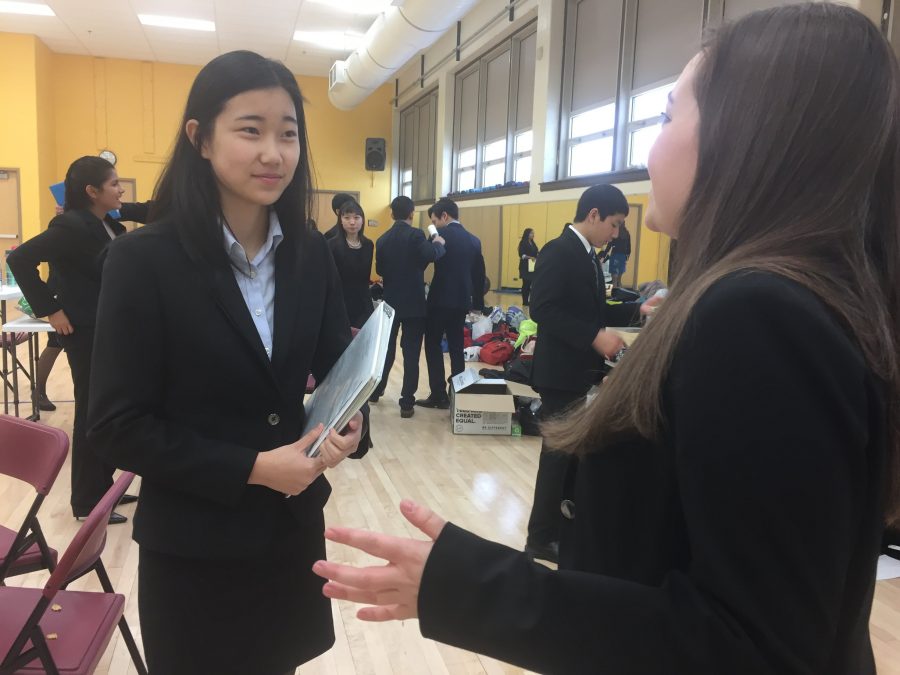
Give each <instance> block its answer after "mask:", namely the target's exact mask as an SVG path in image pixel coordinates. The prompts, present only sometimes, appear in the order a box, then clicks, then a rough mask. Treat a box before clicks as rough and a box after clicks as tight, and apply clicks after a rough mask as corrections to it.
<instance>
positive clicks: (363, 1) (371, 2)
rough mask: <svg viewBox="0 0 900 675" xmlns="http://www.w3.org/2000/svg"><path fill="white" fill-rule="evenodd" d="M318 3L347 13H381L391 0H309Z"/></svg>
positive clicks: (392, 3)
mask: <svg viewBox="0 0 900 675" xmlns="http://www.w3.org/2000/svg"><path fill="white" fill-rule="evenodd" d="M310 2H314V3H317V4H320V5H328V6H329V7H330V8H331V9H336V10H338V11H340V12H347V13H348V14H381V13H382V12H384V11H386V10H387V8H388V7H390V6H391V5H394V4H397V3H396V2H394V1H393V0H310Z"/></svg>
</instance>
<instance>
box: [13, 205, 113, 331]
mask: <svg viewBox="0 0 900 675" xmlns="http://www.w3.org/2000/svg"><path fill="white" fill-rule="evenodd" d="M105 221H106V224H107V225H109V227H110V229H111V230H112V231H113V234H114V235H116V236H119V235H121V234H124V233H125V226H124V225H122V224H121V223H119V222H118V221H116V220H114V219H112V218H110V217H107V218H105ZM109 242H110V236H109V232H107V231H106V228H105V227H104V226H103V221H101V220H100V219H99V218H97V216H95V215H94V214H93V213H91V212H90V211H86V210H85V211H81V210H78V211H76V210H74V209H73V210H71V211H66V212H65V213H62V214H60V215H58V216H56V217H54V218H53V220H51V221H50V224H49V225H48V226H47V229H46V230H45V231H44V232H41V233H40V234H38V235H37V236H34V237H32V238H31V239H29V240H28V241H26V242H24V243H22V244H21V245H20V246H18V247H16V248H15V249H14V250H13V251H12V252H11V253H10V254H9V257H8V258H7V264H8V265H9V268H10V269H11V270H12V272H13V274H14V275H15V277H16V281H17V282H18V284H19V287H20V288H21V289H22V294H23V295H24V296H25V299H26V300H27V301H28V304H29V305H31V309H32V310H34V315H35V316H38V317H43V316H49V315H50V314H53V313H54V312H58V311H59V310H60V309H62V310H64V311H65V313H66V316H67V317H68V318H69V321H70V322H71V323H72V325H73V326H76V327H78V326H82V327H90V326H93V325H94V321H95V318H96V316H97V298H98V297H99V295H100V272H101V269H102V265H103V256H104V254H105V252H106V247H107V246H108V245H109ZM44 262H46V263H49V265H50V276H49V278H48V280H47V282H46V283H44V281H43V280H42V279H41V277H40V274H39V272H38V266H39V265H40V264H41V263H44Z"/></svg>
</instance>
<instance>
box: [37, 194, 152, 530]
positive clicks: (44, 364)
mask: <svg viewBox="0 0 900 675" xmlns="http://www.w3.org/2000/svg"><path fill="white" fill-rule="evenodd" d="M149 207H150V202H143V203H137V202H123V203H122V205H121V206H120V207H119V209H118V211H119V217H118V218H115V219H111V216H110V215H109V214H107V215H106V216H104V220H107V221H110V220H117V221H123V220H130V221H134V222H137V223H146V222H147V213H148V211H149ZM63 213H65V209H63V207H61V206H57V207H56V215H58V216H61V215H62V214H63ZM62 350H63V346H62V343H61V342H60V341H59V336H58V335H57V334H56V333H55V332H53V333H47V346H46V347H44V349H43V351H41V355H40V356H39V357H38V360H37V372H36V373H35V375H34V388H35V390H36V395H37V407H38V410H41V411H47V412H53V411H54V410H56V405H54V403H53V401H51V400H50V399H49V398H48V397H47V381H48V380H49V379H50V373H51V372H53V365H54V364H55V363H56V359H57V357H58V356H59V354H60V352H61V351H62ZM130 499H131V496H130V495H126V498H125V500H128V501H130ZM125 500H123V501H125ZM126 503H127V501H126ZM116 520H117V521H118V518H117V519H116ZM120 522H124V521H120Z"/></svg>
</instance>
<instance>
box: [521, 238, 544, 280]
mask: <svg viewBox="0 0 900 675" xmlns="http://www.w3.org/2000/svg"><path fill="white" fill-rule="evenodd" d="M539 252H540V249H538V245H537V244H535V243H534V242H533V241H520V242H519V278H520V279H530V278H531V277H532V276H533V275H534V272H529V271H528V258H523V257H522V256H523V255H527V256H528V257H529V258H537V256H538V253H539Z"/></svg>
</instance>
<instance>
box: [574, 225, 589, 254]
mask: <svg viewBox="0 0 900 675" xmlns="http://www.w3.org/2000/svg"><path fill="white" fill-rule="evenodd" d="M569 229H570V230H572V232H574V233H575V236H577V237H578V238H579V239H581V243H582V244H584V250H585V251H587V252H588V255H594V247H593V246H591V242H589V241H588V240H587V239H586V238H585V236H584V235H583V234H581V232H579V231H578V230H576V229H575V228H574V227H572V226H571V225H569Z"/></svg>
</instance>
